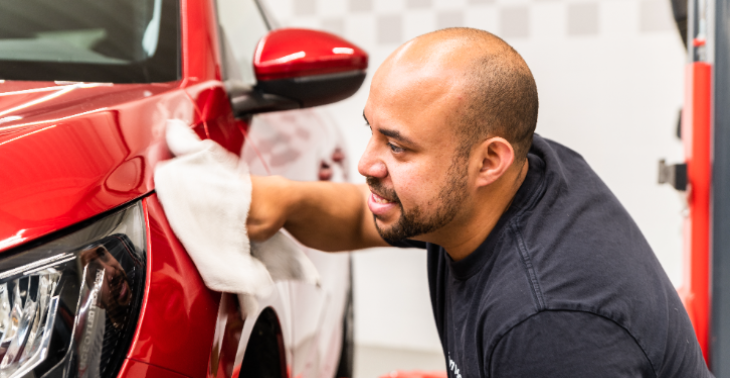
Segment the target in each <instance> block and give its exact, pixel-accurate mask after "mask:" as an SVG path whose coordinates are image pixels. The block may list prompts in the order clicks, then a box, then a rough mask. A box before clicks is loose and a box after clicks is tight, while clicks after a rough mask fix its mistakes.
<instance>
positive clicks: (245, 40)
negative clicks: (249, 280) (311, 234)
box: [0, 0, 367, 378]
mask: <svg viewBox="0 0 730 378" xmlns="http://www.w3.org/2000/svg"><path fill="white" fill-rule="evenodd" d="M272 23H273V22H272V20H271V19H270V18H269V17H267V16H266V14H265V10H264V9H263V8H262V7H261V5H260V4H258V3H256V2H255V0H217V1H214V0H134V1H130V0H61V1H58V0H22V1H21V0H18V1H16V0H11V1H5V2H2V4H0V166H1V168H0V252H1V253H0V377H49V378H50V377H116V376H119V377H143V376H146V377H170V378H172V377H236V376H241V377H288V376H292V377H300V376H301V377H334V376H351V371H352V300H351V287H350V282H351V279H350V260H349V256H348V254H325V253H322V252H319V251H313V250H309V249H305V253H307V254H308V256H309V257H310V258H311V259H312V261H313V262H314V264H315V265H316V266H317V268H318V270H319V273H320V275H321V284H320V285H319V286H314V285H309V284H304V283H299V282H278V283H277V284H276V290H275V291H274V292H273V293H272V294H271V295H269V296H267V297H259V298H255V299H256V302H257V303H258V306H250V305H246V303H243V304H242V303H241V301H246V300H247V297H245V296H243V297H241V299H240V300H239V297H237V296H235V295H232V294H225V293H219V292H214V291H211V290H209V289H208V288H206V287H205V285H204V283H203V281H202V279H201V277H200V275H199V274H198V272H197V270H196V269H195V266H194V265H193V263H192V261H191V259H190V257H189V256H188V254H187V253H186V251H185V250H184V248H183V247H182V245H181V244H180V242H179V241H178V239H177V238H176V237H175V235H174V234H173V232H172V230H171V229H170V226H169V224H168V222H167V219H166V218H165V214H164V212H163V209H162V207H161V205H160V203H159V201H158V199H157V195H156V194H155V187H154V182H153V173H154V169H155V166H156V165H157V164H158V163H159V162H161V161H164V160H166V159H169V158H170V157H171V155H170V152H169V151H168V148H167V146H166V144H165V141H164V130H165V123H166V121H167V120H169V119H178V120H183V121H184V122H186V123H187V124H189V125H190V126H191V127H192V128H193V130H195V132H196V133H197V134H198V135H199V136H200V137H201V138H210V139H213V140H215V141H216V142H218V143H220V144H221V145H222V146H224V147H225V148H226V149H228V150H229V151H231V152H233V153H236V154H240V155H241V156H242V158H243V159H244V160H245V161H246V162H248V164H249V166H250V168H251V171H252V172H253V173H256V174H281V175H285V176H287V177H290V178H293V179H298V180H345V179H346V176H347V169H346V167H347V165H346V162H345V151H344V148H343V147H344V146H343V144H342V140H341V137H340V136H339V134H338V133H337V128H336V127H335V126H334V125H333V123H332V122H331V121H330V120H329V119H327V117H326V115H325V114H324V113H321V112H319V111H317V110H316V109H307V110H293V109H300V108H308V107H313V106H317V105H321V104H326V103H331V102H334V101H338V100H341V99H343V98H346V97H348V96H350V95H352V94H353V93H354V92H355V91H356V90H357V89H358V88H359V87H360V85H361V84H362V82H363V80H364V77H365V69H366V68H367V54H366V53H365V52H364V51H362V50H361V49H359V48H358V47H357V46H355V45H353V44H351V43H349V42H347V41H345V40H343V39H341V38H339V37H337V36H334V35H331V34H327V33H323V32H317V31H311V30H304V29H275V28H274V27H273V26H272ZM272 29H274V30H273V31H271V30H272ZM282 110H289V111H287V112H279V113H267V114H262V115H259V116H256V117H254V115H256V114H259V113H265V112H273V111H282ZM298 248H304V247H298ZM212 253H214V252H212ZM249 299H250V298H249Z"/></svg>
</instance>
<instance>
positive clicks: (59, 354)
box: [0, 202, 147, 378]
mask: <svg viewBox="0 0 730 378" xmlns="http://www.w3.org/2000/svg"><path fill="white" fill-rule="evenodd" d="M146 245H147V243H146V235H145V223H144V217H143V213H142V206H141V203H139V202H138V203H136V204H135V205H132V206H129V207H127V208H125V209H123V210H120V211H117V212H115V213H113V214H111V215H109V216H106V217H104V218H102V219H100V220H98V221H96V222H94V223H93V224H91V225H88V226H86V227H84V228H82V229H80V230H78V231H76V232H73V233H71V234H69V235H67V236H64V237H61V238H59V239H57V240H54V241H51V242H49V243H46V244H43V245H41V246H37V247H34V248H32V249H30V250H24V251H19V252H15V253H11V254H10V255H9V256H4V255H0V378H10V377H113V376H115V375H116V374H117V373H118V371H119V368H120V367H121V364H122V362H123V360H124V358H125V356H126V354H127V350H128V348H129V344H130V342H131V338H132V337H133V335H134V330H135V328H136V324H137V318H138V316H139V310H140V307H141V304H142V297H143V294H144V285H145V271H146V270H145V265H146Z"/></svg>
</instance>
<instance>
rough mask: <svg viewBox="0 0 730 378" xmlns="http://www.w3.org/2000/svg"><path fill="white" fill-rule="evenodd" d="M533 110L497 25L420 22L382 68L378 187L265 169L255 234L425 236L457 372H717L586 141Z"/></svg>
mask: <svg viewBox="0 0 730 378" xmlns="http://www.w3.org/2000/svg"><path fill="white" fill-rule="evenodd" d="M537 110H538V98H537V88H536V85H535V82H534V79H533V77H532V74H531V72H530V70H529V68H528V67H527V65H526V63H525V62H524V61H523V60H522V58H521V57H520V55H519V54H518V53H517V52H516V51H514V50H513V49H512V48H511V47H510V46H509V45H507V44H506V43H505V42H504V41H502V40H501V39H499V38H497V37H495V36H494V35H492V34H489V33H487V32H484V31H479V30H473V29H466V28H455V29H446V30H441V31H437V32H434V33H430V34H426V35H424V36H421V37H418V38H416V39H414V40H412V41H409V42H407V43H406V44H405V45H403V46H401V47H400V48H399V49H398V50H396V51H395V52H394V53H393V54H391V56H390V57H388V59H387V60H386V61H385V62H384V63H383V65H382V66H381V67H380V68H379V69H378V70H377V72H376V73H375V75H374V77H373V80H372V84H371V88H370V95H369V97H368V100H367V103H366V105H365V111H364V116H365V118H366V120H367V121H368V123H369V126H370V128H371V130H372V138H371V139H370V141H369V143H368V146H367V149H366V151H365V153H364V154H363V156H362V158H361V159H360V162H359V165H358V170H359V171H360V173H361V174H362V175H363V176H365V177H366V178H367V187H365V186H362V187H357V186H354V185H349V184H333V183H298V182H290V181H287V180H285V179H282V178H277V177H269V178H257V177H255V178H253V200H252V207H251V212H250V215H249V219H248V231H249V233H250V236H251V237H252V238H253V239H263V238H266V237H268V236H270V235H271V234H273V233H274V232H275V231H276V230H277V229H279V228H280V227H285V228H286V229H287V230H288V231H289V232H290V233H291V234H292V235H294V236H295V237H296V238H297V239H299V240H300V241H301V242H302V243H304V244H306V245H308V246H311V247H314V248H318V249H322V250H328V251H338V250H349V249H359V248H366V247H374V246H383V245H387V244H386V242H387V243H390V244H391V245H397V246H404V247H406V246H410V247H418V248H425V249H427V251H428V276H429V287H430V292H431V301H432V304H433V311H434V316H435V319H436V325H437V328H438V332H439V335H440V338H441V343H442V345H443V349H444V353H445V354H446V358H447V365H448V366H447V368H448V370H449V376H450V377H452V378H454V377H456V378H458V377H465V378H466V377H706V376H710V373H709V372H708V370H707V367H706V365H705V362H704V360H703V358H702V354H701V351H700V348H699V346H698V343H697V340H696V338H695V335H694V332H693V329H692V325H691V324H690V321H689V319H688V316H687V314H686V312H685V310H684V308H683V306H682V303H681V302H680V300H679V298H678V296H677V294H676V292H675V290H674V288H673V286H672V284H671V283H670V281H669V279H668V278H667V276H666V274H665V273H664V271H663V270H662V268H661V266H660V265H659V262H658V261H657V259H656V257H655V256H654V254H653V252H652V251H651V249H650V247H649V245H648V244H647V243H646V241H645V240H644V238H643V236H642V235H641V233H640V231H639V229H638V227H637V226H636V225H635V224H634V222H633V221H632V220H631V218H630V216H629V215H628V213H627V212H626V211H625V210H624V209H623V207H622V206H621V205H620V204H619V202H618V200H617V199H616V198H615V197H614V196H613V195H612V194H611V193H610V191H609V190H608V188H607V187H606V185H605V184H604V183H603V182H602V181H601V180H600V179H599V178H598V176H597V175H596V174H595V173H594V172H593V171H592V170H591V169H590V167H589V166H588V165H587V163H586V162H585V161H584V160H583V159H582V158H581V157H580V155H578V154H576V153H575V152H573V151H571V150H569V149H567V148H565V147H563V146H561V145H559V144H557V143H555V142H551V141H548V140H546V139H543V138H541V137H539V136H537V135H533V132H534V129H535V125H536V122H537Z"/></svg>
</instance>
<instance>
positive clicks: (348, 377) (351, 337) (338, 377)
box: [335, 259, 355, 378]
mask: <svg viewBox="0 0 730 378" xmlns="http://www.w3.org/2000/svg"><path fill="white" fill-rule="evenodd" d="M354 357H355V312H354V308H353V300H352V259H350V289H349V290H348V293H347V304H346V305H345V313H344V314H343V316H342V349H341V351H340V363H339V365H338V366H337V372H336V374H335V378H352V370H353V365H354V359H355V358H354Z"/></svg>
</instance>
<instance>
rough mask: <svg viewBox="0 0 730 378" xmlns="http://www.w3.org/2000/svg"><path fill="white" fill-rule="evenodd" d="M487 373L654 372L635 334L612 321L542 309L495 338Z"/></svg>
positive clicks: (497, 376)
mask: <svg viewBox="0 0 730 378" xmlns="http://www.w3.org/2000/svg"><path fill="white" fill-rule="evenodd" d="M489 363H490V365H489V370H488V376H489V377H494V378H506V377H533V378H540V377H546V378H547V377H561V378H571V377H575V378H579V377H580V378H583V377H606V378H613V377H635V378H639V377H654V376H655V372H654V370H653V368H652V366H651V363H650V362H649V360H648V359H647V357H646V354H644V351H642V350H641V348H640V347H639V345H638V344H637V343H636V341H635V340H634V338H633V337H631V335H630V334H629V333H628V332H627V331H626V330H625V329H623V328H621V327H620V326H619V325H617V324H616V323H614V322H612V321H611V320H608V319H606V318H603V317H601V316H598V315H594V314H591V313H588V312H581V311H543V312H540V313H537V314H536V315H533V316H532V317H530V318H529V319H527V320H525V321H523V322H522V323H520V324H519V325H517V326H515V327H514V328H512V330H510V331H509V332H508V333H507V334H506V335H504V336H503V337H502V339H501V340H500V341H499V342H498V343H497V346H496V347H495V348H494V352H493V353H492V356H491V361H489Z"/></svg>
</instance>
